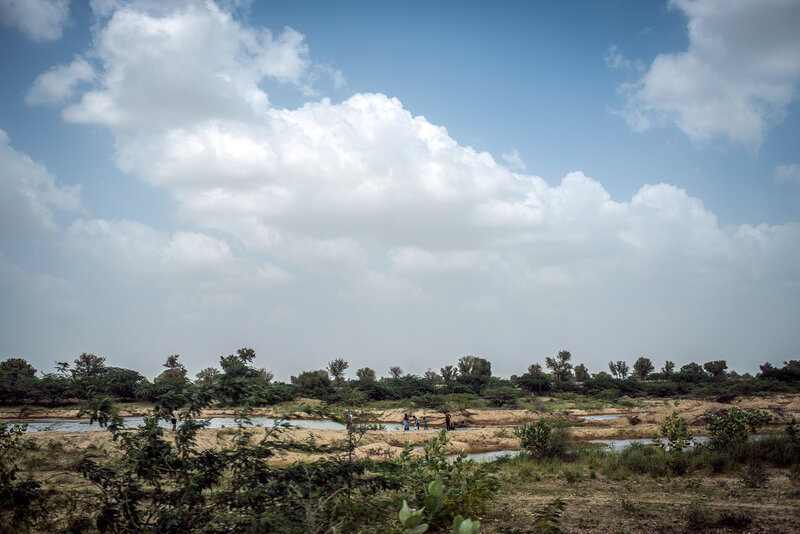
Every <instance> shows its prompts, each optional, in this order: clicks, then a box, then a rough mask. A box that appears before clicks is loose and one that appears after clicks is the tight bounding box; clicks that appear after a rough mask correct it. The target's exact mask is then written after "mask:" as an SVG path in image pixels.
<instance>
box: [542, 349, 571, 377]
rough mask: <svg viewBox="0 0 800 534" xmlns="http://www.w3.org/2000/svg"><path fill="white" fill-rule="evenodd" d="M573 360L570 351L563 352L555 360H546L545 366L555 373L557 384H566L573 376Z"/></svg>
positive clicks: (549, 358) (548, 358)
mask: <svg viewBox="0 0 800 534" xmlns="http://www.w3.org/2000/svg"><path fill="white" fill-rule="evenodd" d="M571 359H572V354H570V352H569V351H568V350H562V351H559V352H558V355H557V356H556V357H555V358H551V357H550V356H548V357H547V358H545V360H544V364H545V365H546V366H547V368H548V369H550V370H551V371H552V372H553V377H554V378H555V379H556V382H566V381H567V380H569V378H570V376H571V375H572V364H571V363H569V361H570V360H571Z"/></svg>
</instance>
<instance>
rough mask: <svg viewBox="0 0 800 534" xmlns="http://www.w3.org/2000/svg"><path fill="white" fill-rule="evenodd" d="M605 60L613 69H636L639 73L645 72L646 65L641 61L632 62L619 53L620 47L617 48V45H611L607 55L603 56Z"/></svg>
mask: <svg viewBox="0 0 800 534" xmlns="http://www.w3.org/2000/svg"><path fill="white" fill-rule="evenodd" d="M603 60H605V62H606V65H608V66H609V67H611V68H612V69H619V70H631V69H635V70H637V71H642V70H644V64H643V63H642V62H641V61H639V60H631V59H628V58H626V57H625V56H623V55H622V53H621V52H620V51H619V47H617V45H611V46H610V47H608V50H606V53H605V54H604V55H603Z"/></svg>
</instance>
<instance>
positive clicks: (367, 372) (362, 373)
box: [356, 367, 376, 382]
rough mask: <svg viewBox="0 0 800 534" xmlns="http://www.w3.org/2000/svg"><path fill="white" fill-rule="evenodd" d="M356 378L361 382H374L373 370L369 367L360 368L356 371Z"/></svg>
mask: <svg viewBox="0 0 800 534" xmlns="http://www.w3.org/2000/svg"><path fill="white" fill-rule="evenodd" d="M356 376H357V377H358V379H359V380H361V381H363V382H374V381H375V377H376V375H375V370H374V369H371V368H369V367H362V368H361V369H359V370H358V371H356Z"/></svg>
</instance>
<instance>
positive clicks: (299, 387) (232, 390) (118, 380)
mask: <svg viewBox="0 0 800 534" xmlns="http://www.w3.org/2000/svg"><path fill="white" fill-rule="evenodd" d="M255 358H256V353H255V351H254V350H253V349H251V348H241V349H239V350H237V351H236V352H235V353H233V354H229V355H223V356H221V357H220V365H219V367H218V368H217V367H208V368H206V369H203V370H201V371H200V372H198V373H197V374H196V375H195V377H194V379H190V378H189V376H188V372H187V369H186V367H185V366H184V365H183V364H182V363H181V361H180V356H179V355H177V354H174V355H171V356H169V357H167V359H166V361H165V362H164V364H163V367H164V371H163V372H162V373H161V374H159V375H158V376H157V377H156V378H155V379H154V380H153V381H152V382H151V381H149V380H148V379H147V378H145V377H144V376H143V375H141V374H140V373H139V372H137V371H135V370H131V369H124V368H120V367H114V366H109V365H107V363H106V358H104V357H101V356H96V355H95V354H91V353H83V354H81V355H80V356H78V357H77V358H76V359H75V360H74V361H73V362H72V363H69V362H56V366H55V370H54V371H53V372H49V373H43V374H41V376H39V373H38V371H37V370H36V369H35V368H34V367H33V366H32V365H30V364H29V363H28V362H27V361H25V360H24V359H22V358H8V359H6V360H5V361H2V362H0V403H2V404H5V405H16V404H25V403H31V404H46V405H63V404H68V403H71V402H74V401H76V400H78V401H80V400H85V399H89V398H92V397H97V396H98V395H105V396H109V397H113V398H115V399H117V400H119V401H128V402H132V401H145V402H159V401H162V400H163V399H165V398H166V399H168V398H169V397H170V396H173V397H174V396H179V395H184V394H186V393H190V392H192V391H199V390H203V391H212V392H213V395H214V398H215V400H216V402H217V403H218V404H220V405H229V406H241V405H245V404H246V405H271V404H276V403H279V402H284V401H290V400H293V399H295V398H298V397H311V398H317V399H323V400H326V401H329V402H338V403H342V404H359V403H362V402H369V401H383V400H401V399H411V400H413V401H414V403H415V404H417V405H419V406H420V407H428V408H441V407H443V406H444V404H445V403H447V402H450V403H452V402H453V401H456V402H457V403H458V402H460V403H469V402H471V401H477V400H478V399H480V400H482V401H483V402H485V403H487V404H489V405H493V406H510V405H513V404H514V403H516V402H517V401H518V399H519V397H520V396H521V395H524V394H537V395H545V394H551V393H576V394H584V395H593V396H597V397H601V398H607V399H615V398H619V397H622V396H629V397H638V396H656V397H668V396H675V395H686V394H704V395H709V394H711V395H723V396H724V395H734V396H735V395H749V394H755V393H760V392H791V391H798V390H800V360H791V361H788V362H784V365H783V367H775V366H773V365H772V364H770V363H765V364H763V365H761V366H760V372H759V373H758V374H757V375H756V376H751V375H749V374H743V375H740V374H738V373H737V372H736V371H733V370H728V367H727V363H726V361H725V360H714V361H709V362H705V363H703V364H702V365H701V364H698V363H694V362H691V363H688V364H686V365H683V366H681V367H680V368H678V369H676V366H675V364H674V363H673V362H671V361H666V362H665V363H664V365H663V367H662V368H661V369H660V370H656V369H655V366H654V365H653V363H652V361H651V360H650V359H649V358H646V357H640V358H638V359H637V360H636V361H635V362H634V363H633V365H632V366H629V365H628V363H627V362H625V361H623V360H618V361H610V362H609V363H608V369H609V372H605V371H600V372H598V373H594V374H590V373H589V371H588V369H587V367H586V365H585V364H583V363H578V364H576V365H573V363H572V355H571V353H570V352H569V351H565V350H562V351H559V352H558V354H556V355H555V356H552V357H550V356H548V357H546V358H545V361H544V367H543V366H542V365H541V364H538V363H534V364H532V365H530V366H529V367H528V368H527V371H526V372H525V373H523V374H521V375H512V376H511V377H510V378H508V379H504V378H500V377H496V376H493V375H492V364H491V362H489V360H487V359H485V358H481V357H478V356H472V355H468V356H463V357H461V358H460V359H459V360H458V361H457V362H456V363H455V364H453V365H445V366H443V367H442V368H441V369H440V370H439V371H438V372H436V371H433V370H431V369H428V370H427V371H426V372H425V373H423V374H422V375H421V376H418V375H413V374H409V373H406V372H405V371H403V369H402V368H400V367H399V366H391V367H389V369H388V376H384V377H381V378H378V376H377V372H376V371H375V370H374V369H372V368H370V367H362V368H360V369H358V370H356V372H355V374H356V378H354V379H347V378H346V377H345V372H346V371H347V369H348V368H349V363H348V362H347V361H346V360H345V359H344V358H336V359H333V360H331V361H330V362H328V365H327V366H326V367H325V368H323V369H316V370H311V371H303V372H301V373H299V374H298V375H296V376H292V377H291V379H290V382H288V383H284V382H279V381H275V380H274V376H273V374H272V373H271V372H269V371H267V370H266V369H263V368H257V367H255V366H254V365H253V362H254V360H255Z"/></svg>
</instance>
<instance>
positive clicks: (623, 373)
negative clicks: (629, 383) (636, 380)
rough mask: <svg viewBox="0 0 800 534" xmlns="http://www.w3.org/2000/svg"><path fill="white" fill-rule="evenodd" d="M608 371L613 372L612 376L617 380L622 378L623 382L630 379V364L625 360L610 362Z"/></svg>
mask: <svg viewBox="0 0 800 534" xmlns="http://www.w3.org/2000/svg"><path fill="white" fill-rule="evenodd" d="M608 369H609V370H610V371H611V374H612V375H614V376H615V377H617V378H621V379H622V380H625V379H626V378H627V377H628V371H629V370H630V368H629V367H628V362H626V361H624V360H617V361H616V362H613V361H611V362H608Z"/></svg>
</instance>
